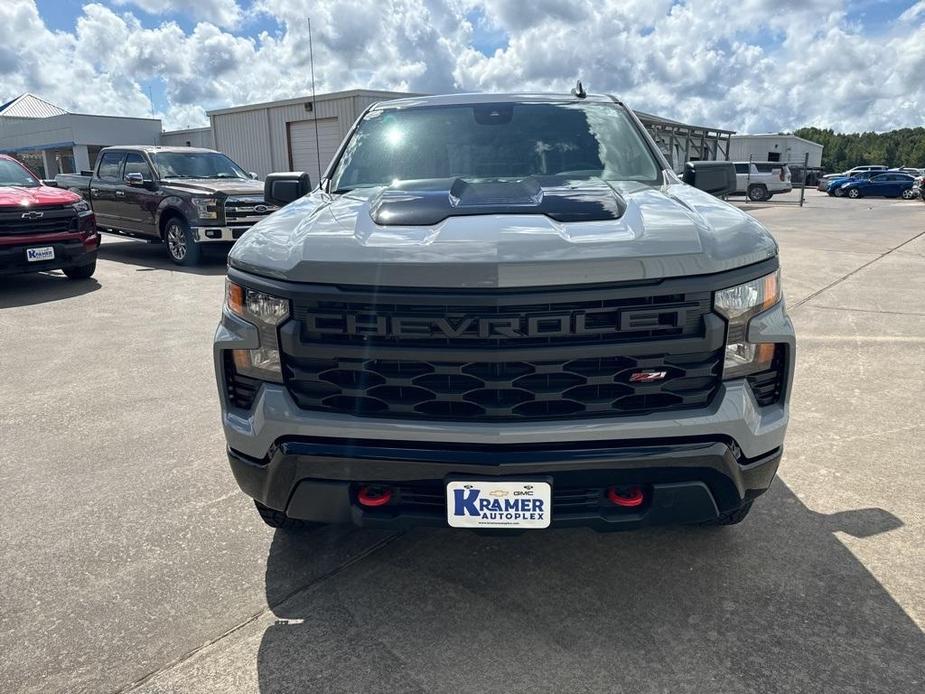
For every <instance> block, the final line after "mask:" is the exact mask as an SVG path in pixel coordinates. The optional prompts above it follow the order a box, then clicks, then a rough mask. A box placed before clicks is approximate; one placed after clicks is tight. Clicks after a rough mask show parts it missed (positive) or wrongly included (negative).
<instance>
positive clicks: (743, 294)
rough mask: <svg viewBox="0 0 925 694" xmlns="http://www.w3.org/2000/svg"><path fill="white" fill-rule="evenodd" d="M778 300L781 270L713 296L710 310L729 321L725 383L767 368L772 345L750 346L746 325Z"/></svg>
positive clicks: (722, 290) (772, 350) (771, 354)
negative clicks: (714, 309)
mask: <svg viewBox="0 0 925 694" xmlns="http://www.w3.org/2000/svg"><path fill="white" fill-rule="evenodd" d="M780 300H781V290H780V270H775V271H774V272H772V273H771V274H770V275H765V276H764V277H759V278H758V279H754V280H751V281H749V282H745V283H744V284H739V285H736V286H735V287H729V288H728V289H721V290H719V291H718V292H716V294H715V296H714V298H713V306H714V307H715V308H716V311H717V312H718V313H719V314H720V315H722V316H723V317H725V318H726V320H727V321H728V328H727V331H726V353H725V359H724V361H723V378H724V379H727V380H728V379H730V378H741V377H743V376H747V375H749V374H752V373H755V372H758V371H763V370H765V369H768V368H770V366H771V360H772V359H773V358H774V343H772V342H764V343H758V344H755V343H752V342H749V341H748V339H747V337H748V323H749V321H750V320H751V319H752V316H755V315H757V314H759V313H761V312H762V311H767V310H768V309H769V308H771V307H772V306H775V305H776V304H777V303H779V302H780Z"/></svg>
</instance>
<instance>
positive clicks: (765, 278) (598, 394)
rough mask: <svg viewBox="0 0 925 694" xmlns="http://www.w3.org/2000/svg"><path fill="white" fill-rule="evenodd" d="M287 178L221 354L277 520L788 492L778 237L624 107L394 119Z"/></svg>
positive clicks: (541, 99)
mask: <svg viewBox="0 0 925 694" xmlns="http://www.w3.org/2000/svg"><path fill="white" fill-rule="evenodd" d="M703 168H704V169H706V168H707V167H703ZM692 170H693V169H692ZM730 177H731V174H730ZM732 178H734V177H732ZM695 182H696V177H695ZM266 185H267V199H268V200H270V201H275V202H277V203H278V204H280V205H285V206H284V207H282V209H280V211H278V212H276V213H275V214H273V215H271V216H269V217H268V218H266V219H265V220H263V221H262V222H260V223H259V224H258V225H257V226H255V227H254V229H252V230H251V231H250V232H248V233H247V234H245V235H244V237H243V238H242V239H241V240H240V241H239V242H238V243H237V245H236V246H235V247H234V248H233V249H232V251H231V253H230V255H229V269H228V280H227V292H226V301H225V306H224V309H223V312H222V319H221V324H220V325H219V327H218V330H217V332H216V335H215V344H214V355H215V369H216V373H217V378H218V384H219V392H220V397H221V403H222V421H223V425H224V430H225V436H226V439H227V444H228V457H229V460H230V462H231V467H232V470H233V472H234V475H235V477H236V479H237V481H238V483H239V485H240V486H241V488H242V489H243V490H244V491H245V492H246V493H247V494H249V495H250V496H252V497H253V498H254V499H255V500H256V502H257V508H258V510H259V511H260V514H261V516H262V517H263V518H264V520H265V521H266V522H267V523H269V524H270V525H273V526H277V527H278V526H285V525H289V524H294V523H296V522H300V521H301V522H306V521H307V522H323V523H355V524H359V525H368V526H403V525H409V524H418V523H425V524H436V525H450V526H453V527H465V528H496V529H497V528H507V529H523V528H544V527H548V526H550V525H551V526H573V525H588V526H591V527H594V528H598V529H622V528H631V527H637V526H640V525H645V524H654V523H666V522H678V523H714V524H717V523H718V524H732V523H737V522H739V521H740V520H742V519H743V518H744V517H745V515H746V513H747V512H748V510H749V508H750V507H751V505H752V501H753V500H754V499H755V498H756V497H757V496H758V495H760V494H761V493H762V492H764V491H765V490H766V489H767V488H768V486H769V485H770V483H771V481H772V479H773V477H774V475H775V472H776V469H777V466H778V462H779V460H780V457H781V453H782V450H783V448H782V447H783V442H784V432H785V429H786V426H787V420H788V408H787V402H788V398H789V392H790V388H791V382H792V374H793V364H794V356H795V354H794V352H795V338H794V332H793V327H792V325H791V322H790V319H789V318H788V317H787V314H786V311H785V308H784V304H783V299H782V294H781V285H780V275H779V268H778V249H777V244H776V243H775V241H774V239H773V238H772V237H771V235H770V234H769V233H768V232H767V231H766V230H765V229H764V228H763V227H762V226H761V225H760V224H759V223H758V222H757V221H756V220H755V219H753V218H752V217H750V216H749V215H747V214H745V213H744V212H742V211H740V210H738V209H737V208H735V207H733V206H731V205H729V204H727V203H726V202H724V201H722V200H721V199H718V198H716V197H713V196H712V195H709V194H707V193H706V192H704V191H703V190H699V189H698V188H696V187H693V186H690V185H687V184H685V183H682V181H681V180H680V179H679V178H678V177H677V176H676V175H675V174H674V173H673V172H672V171H671V170H670V168H669V166H668V164H667V163H666V161H665V160H664V158H663V156H662V154H661V153H660V152H659V150H658V148H657V147H656V146H655V144H654V143H653V141H652V140H651V138H650V137H649V136H648V135H647V133H646V132H645V130H644V129H643V127H642V126H641V124H640V123H639V121H638V120H637V119H636V118H635V116H634V115H633V114H632V112H631V111H630V110H629V109H628V108H626V107H625V106H624V105H623V104H622V103H620V102H619V101H617V100H615V99H613V98H611V97H607V96H593V95H585V94H584V93H583V92H581V93H579V94H578V95H572V96H556V95H552V96H550V95H531V94H527V95H523V94H505V95H451V96H438V97H424V98H408V99H403V100H398V101H390V102H385V103H381V104H378V105H376V106H373V107H371V108H370V109H368V110H367V111H366V112H365V113H364V114H363V116H362V117H361V118H360V119H359V120H358V122H357V123H356V124H355V125H354V127H353V129H352V130H351V132H350V133H349V134H348V136H347V138H346V140H345V142H344V143H343V144H342V146H341V148H340V151H339V152H338V154H337V155H336V156H335V158H334V160H333V162H332V163H331V164H330V166H329V168H328V170H327V172H326V173H325V176H324V178H323V179H322V180H321V181H320V185H319V186H318V187H317V188H315V189H314V190H311V191H309V190H308V186H307V182H306V176H305V175H304V174H302V175H299V174H279V175H271V176H270V177H268V179H267V183H266ZM732 185H733V186H734V180H733V182H732ZM727 190H728V189H727ZM718 192H723V191H722V190H720V191H718ZM286 203H288V204H286Z"/></svg>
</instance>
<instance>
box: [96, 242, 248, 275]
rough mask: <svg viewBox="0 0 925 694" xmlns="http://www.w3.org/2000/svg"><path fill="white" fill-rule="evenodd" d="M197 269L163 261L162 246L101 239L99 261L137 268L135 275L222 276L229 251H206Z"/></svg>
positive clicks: (226, 249) (163, 250) (221, 249)
mask: <svg viewBox="0 0 925 694" xmlns="http://www.w3.org/2000/svg"><path fill="white" fill-rule="evenodd" d="M204 250H205V252H204V253H203V255H202V261H201V262H200V264H199V265H196V266H193V267H183V266H182V265H177V264H175V263H173V262H172V261H171V260H170V258H169V257H167V248H166V246H164V244H162V243H148V242H145V241H130V240H122V239H112V240H111V239H103V243H102V245H101V246H100V250H99V258H100V260H111V261H113V262H116V263H125V264H126V265H137V266H138V271H139V272H150V271H153V270H171V271H173V272H185V273H189V274H192V275H224V274H225V272H226V270H227V264H228V251H229V250H230V247H221V248H219V247H215V248H206V249H204Z"/></svg>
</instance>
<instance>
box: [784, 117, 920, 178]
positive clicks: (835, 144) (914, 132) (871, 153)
mask: <svg viewBox="0 0 925 694" xmlns="http://www.w3.org/2000/svg"><path fill="white" fill-rule="evenodd" d="M793 134H794V135H796V136H797V137H802V138H804V139H806V140H811V141H812V142H818V143H819V144H820V145H822V147H823V149H822V168H824V169H825V170H826V171H844V170H845V169H850V168H851V167H853V166H861V165H863V164H884V165H886V166H890V167H893V166H913V167H916V168H925V128H901V129H899V130H890V131H889V132H884V133H875V132H866V133H837V132H835V131H834V130H832V129H831V128H800V129H799V130H796V131H794V133H793Z"/></svg>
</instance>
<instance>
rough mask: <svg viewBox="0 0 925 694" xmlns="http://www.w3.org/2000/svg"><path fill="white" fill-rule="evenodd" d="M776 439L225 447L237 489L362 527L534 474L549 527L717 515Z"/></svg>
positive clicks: (758, 483) (765, 467)
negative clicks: (367, 490)
mask: <svg viewBox="0 0 925 694" xmlns="http://www.w3.org/2000/svg"><path fill="white" fill-rule="evenodd" d="M780 456H781V449H779V448H778V449H775V450H773V451H770V452H768V453H767V454H765V455H763V456H761V457H759V458H757V459H746V458H744V457H742V456H741V455H740V452H739V451H738V449H737V446H736V445H735V443H734V442H732V441H729V440H722V439H714V440H709V439H703V440H696V439H692V440H680V439H674V440H666V441H659V442H636V443H630V444H627V443H623V442H617V441H610V442H601V443H596V444H593V445H558V446H553V445H546V444H540V445H536V444H532V445H526V446H472V445H463V446H451V445H441V446H422V445H418V444H413V443H403V444H402V443H396V444H394V445H389V444H385V443H383V442H376V441H356V440H344V439H304V438H296V439H287V440H283V441H280V442H279V444H278V445H276V446H274V447H273V449H272V450H271V452H270V453H269V455H268V456H267V457H266V458H264V459H260V460H257V459H252V458H248V457H246V456H243V455H241V454H240V453H238V452H236V451H233V450H232V451H229V453H228V459H229V461H230V463H231V469H232V471H233V473H234V476H235V479H236V480H237V482H238V484H239V486H240V487H241V489H242V490H243V491H244V492H245V493H247V494H248V495H250V496H252V497H254V498H255V499H257V500H258V501H260V502H261V503H262V504H264V505H265V506H269V507H270V508H275V509H278V510H282V511H285V512H286V514H287V515H288V516H289V517H291V518H298V519H302V520H307V521H312V522H322V523H353V524H355V525H359V526H365V527H408V526H413V525H431V526H445V525H446V505H445V497H444V485H445V483H446V481H447V480H448V479H454V478H455V479H459V478H460V477H462V478H471V479H482V480H485V479H505V478H507V479H515V480H516V479H520V480H523V479H535V478H537V477H542V478H543V479H547V480H549V481H550V482H551V484H552V487H553V500H552V525H553V527H573V526H589V527H592V528H595V529H597V530H619V529H630V528H635V527H639V526H643V525H659V524H664V523H697V522H704V521H709V520H711V519H715V518H716V517H717V516H718V515H719V514H721V513H727V512H729V511H732V510H735V509H737V508H739V507H741V506H742V505H743V503H748V502H749V501H751V500H752V499H753V498H755V497H757V496H758V495H759V494H761V493H762V492H764V491H765V490H766V489H767V488H768V486H769V485H770V483H771V481H772V479H773V478H774V474H775V472H776V471H777V466H778V463H779V461H780ZM366 484H375V485H382V486H387V487H389V488H390V489H392V490H394V493H393V495H392V498H391V500H390V502H389V503H388V504H386V505H384V506H378V507H375V508H367V507H364V506H362V505H361V504H360V503H359V501H358V499H357V494H358V490H359V488H360V486H361V485H366ZM613 485H617V486H628V485H634V486H640V487H642V489H643V490H644V493H645V503H644V504H643V505H642V506H640V507H637V508H621V507H618V506H615V505H613V504H611V503H610V502H609V501H608V500H607V495H606V490H607V489H608V488H609V487H611V486H613Z"/></svg>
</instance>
